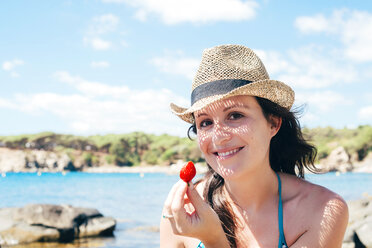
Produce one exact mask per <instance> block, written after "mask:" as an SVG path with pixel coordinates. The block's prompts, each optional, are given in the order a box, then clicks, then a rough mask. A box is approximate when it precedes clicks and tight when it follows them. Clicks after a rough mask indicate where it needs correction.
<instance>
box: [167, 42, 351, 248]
mask: <svg viewBox="0 0 372 248" xmlns="http://www.w3.org/2000/svg"><path fill="white" fill-rule="evenodd" d="M293 102H294V92H293V91H292V89H291V88H290V87H289V86H287V85H286V84H284V83H282V82H279V81H275V80H270V79H269V76H268V74H267V72H266V70H265V67H264V65H263V64H262V62H261V60H260V59H259V58H258V57H257V56H256V55H255V54H254V53H253V51H252V50H250V49H249V48H247V47H244V46H239V45H222V46H217V47H213V48H210V49H206V50H205V51H204V52H203V56H202V61H201V64H200V66H199V69H198V71H197V74H196V76H195V79H194V81H193V85H192V94H191V107H190V108H188V109H187V108H181V107H178V106H176V105H174V104H171V108H172V111H173V112H174V113H175V114H176V115H177V116H179V117H180V118H181V119H182V120H184V121H187V122H189V123H191V124H192V126H191V128H190V129H191V130H192V131H194V132H195V133H196V134H197V140H198V144H199V148H200V150H201V151H202V153H203V155H204V157H205V160H206V162H207V164H208V168H209V171H208V173H206V175H205V176H204V178H203V179H202V180H201V181H200V182H199V183H197V184H196V185H193V184H192V183H189V184H186V183H185V182H183V181H181V180H180V181H179V182H177V183H176V184H175V185H174V186H173V188H172V189H171V191H170V193H169V195H168V197H167V199H166V201H165V204H164V209H163V218H162V220H161V224H160V246H161V247H163V248H166V247H187V248H189V247H190V248H196V247H207V248H212V247H218V248H221V247H279V248H283V247H317V248H318V247H328V248H329V247H341V244H342V239H343V235H344V232H345V229H346V226H347V222H348V209H347V205H346V203H345V201H344V200H343V199H342V198H341V197H340V196H338V195H337V194H335V193H333V192H331V191H330V190H328V189H326V188H324V187H321V186H318V185H315V184H312V183H309V182H307V181H305V180H304V179H303V178H304V168H307V169H310V170H312V169H313V170H314V166H313V163H314V159H315V156H316V149H315V148H314V147H313V146H311V145H310V144H308V143H307V142H306V141H305V140H304V139H303V137H302V134H301V129H300V127H299V124H298V122H297V119H296V118H295V116H294V114H293V112H291V111H290V109H291V107H292V104H293ZM189 131H190V130H189Z"/></svg>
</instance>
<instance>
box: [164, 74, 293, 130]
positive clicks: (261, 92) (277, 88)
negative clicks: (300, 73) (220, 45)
mask: <svg viewBox="0 0 372 248" xmlns="http://www.w3.org/2000/svg"><path fill="white" fill-rule="evenodd" d="M238 95H248V96H258V97H262V98H266V99H268V100H270V101H272V102H274V103H276V104H278V105H280V106H282V107H284V108H286V109H288V110H289V109H290V108H291V107H292V105H293V102H294V97H295V93H294V91H293V90H292V89H291V88H290V87H289V86H288V85H286V84H285V83H283V82H280V81H277V80H271V79H265V80H260V81H256V82H253V83H250V84H247V85H244V86H241V87H239V88H236V89H234V90H232V91H230V92H228V93H226V94H221V95H213V96H210V97H206V98H203V99H200V100H199V101H197V102H195V103H194V104H193V105H192V106H191V107H190V108H183V107H180V106H177V105H176V104H174V103H171V104H170V108H171V110H172V112H173V113H174V114H175V115H177V116H178V117H179V118H181V119H182V120H184V121H186V122H188V123H191V124H192V123H194V118H193V116H192V113H194V112H195V111H198V110H201V109H203V108H205V107H207V106H208V105H210V104H212V103H214V102H217V101H220V100H223V99H226V98H229V97H232V96H238Z"/></svg>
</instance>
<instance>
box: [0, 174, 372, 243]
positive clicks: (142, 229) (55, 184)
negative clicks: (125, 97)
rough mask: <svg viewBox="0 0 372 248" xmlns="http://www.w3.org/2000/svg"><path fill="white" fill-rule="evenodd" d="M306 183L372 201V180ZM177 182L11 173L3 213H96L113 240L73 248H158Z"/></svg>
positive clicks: (346, 177) (350, 177)
mask: <svg viewBox="0 0 372 248" xmlns="http://www.w3.org/2000/svg"><path fill="white" fill-rule="evenodd" d="M306 178H307V180H309V181H311V182H313V183H316V184H320V185H322V186H325V187H327V188H329V189H331V190H332V191H334V192H336V193H338V194H340V195H341V196H342V197H344V199H346V200H353V199H359V198H361V197H362V195H363V194H364V195H366V194H369V195H372V174H366V173H345V174H340V175H339V174H336V173H327V174H321V175H313V174H309V175H306ZM177 180H178V176H177V175H167V174H162V173H145V174H143V173H107V174H98V173H97V174H96V173H77V172H76V173H72V172H71V173H66V174H61V173H42V174H37V173H7V174H2V175H0V208H2V207H20V206H24V205H26V204H29V203H49V204H70V205H73V206H79V207H88V208H96V209H98V210H99V211H100V212H101V213H102V214H103V215H105V216H112V217H114V218H115V219H116V220H117V221H118V224H117V227H116V230H115V233H114V235H115V236H114V237H113V238H106V239H99V242H94V245H86V244H77V245H75V246H74V247H112V248H114V247H129V248H132V247H133V248H134V247H146V248H152V247H159V232H158V226H159V222H160V218H161V212H162V206H163V202H164V200H165V199H166V197H167V194H168V191H169V190H170V188H171V187H172V185H173V184H174V183H176V182H177ZM32 247H35V248H37V247H46V246H42V245H40V246H35V245H34V246H32ZM47 247H53V246H47ZM58 247H63V246H58ZM66 247H67V246H66ZM69 247H71V246H69Z"/></svg>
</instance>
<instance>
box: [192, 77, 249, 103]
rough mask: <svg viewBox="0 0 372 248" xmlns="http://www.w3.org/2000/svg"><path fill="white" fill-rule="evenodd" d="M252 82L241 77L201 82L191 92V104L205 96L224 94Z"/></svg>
mask: <svg viewBox="0 0 372 248" xmlns="http://www.w3.org/2000/svg"><path fill="white" fill-rule="evenodd" d="M250 83H252V81H248V80H242V79H222V80H217V81H212V82H208V83H205V84H201V85H199V86H198V87H196V88H195V89H194V90H193V91H192V93H191V105H193V104H194V103H195V102H197V101H199V100H200V99H203V98H205V97H209V96H213V95H221V94H226V93H228V92H230V91H232V90H234V89H236V88H239V87H241V86H244V85H247V84H250Z"/></svg>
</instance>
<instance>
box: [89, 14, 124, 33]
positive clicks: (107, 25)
mask: <svg viewBox="0 0 372 248" xmlns="http://www.w3.org/2000/svg"><path fill="white" fill-rule="evenodd" d="M118 24H119V17H117V16H115V15H113V14H106V15H101V16H96V17H94V18H93V23H92V24H91V26H90V27H89V29H88V33H89V34H92V35H101V34H105V33H110V32H114V31H115V30H116V29H117V26H118Z"/></svg>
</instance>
